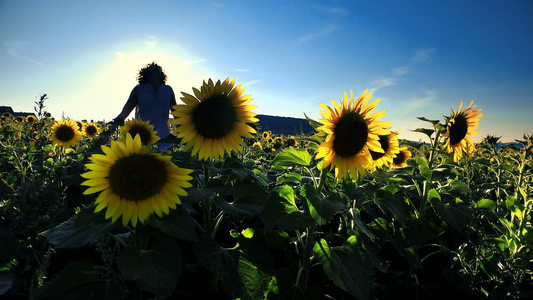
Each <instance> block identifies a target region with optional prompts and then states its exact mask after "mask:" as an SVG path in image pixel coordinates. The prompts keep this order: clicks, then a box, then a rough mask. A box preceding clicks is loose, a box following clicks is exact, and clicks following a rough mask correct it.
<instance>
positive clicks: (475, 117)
mask: <svg viewBox="0 0 533 300" xmlns="http://www.w3.org/2000/svg"><path fill="white" fill-rule="evenodd" d="M459 102H460V104H459V109H458V110H457V111H452V116H450V117H449V118H448V120H447V128H446V129H447V131H446V133H445V134H444V135H443V137H444V138H446V139H447V140H446V143H445V145H444V147H445V148H447V151H448V153H452V152H453V160H454V161H459V159H461V157H463V151H464V152H466V153H467V154H470V153H471V152H472V151H473V149H475V145H474V142H473V141H472V139H471V138H470V136H471V135H478V133H477V132H475V131H474V129H477V128H478V126H479V118H481V116H482V115H483V113H482V112H481V109H474V107H476V106H475V105H473V104H474V101H472V102H471V103H470V105H469V106H468V107H467V108H466V109H465V110H461V109H462V108H463V102H462V101H459Z"/></svg>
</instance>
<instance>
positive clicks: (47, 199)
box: [0, 102, 533, 300]
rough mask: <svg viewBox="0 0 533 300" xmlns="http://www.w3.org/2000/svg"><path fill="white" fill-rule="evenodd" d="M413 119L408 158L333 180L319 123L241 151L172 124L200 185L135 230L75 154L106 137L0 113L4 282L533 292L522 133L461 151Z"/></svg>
mask: <svg viewBox="0 0 533 300" xmlns="http://www.w3.org/2000/svg"><path fill="white" fill-rule="evenodd" d="M37 104H38V103H37ZM42 104H43V103H42V102H41V103H40V104H38V105H39V107H40V108H39V109H40V110H42V107H44V106H42ZM44 115H45V114H44V113H43V116H44ZM307 119H308V121H309V122H310V125H311V126H312V127H314V128H315V129H317V128H319V127H320V126H321V123H319V122H316V121H314V120H311V119H309V118H307ZM419 119H420V120H421V121H424V122H428V123H429V124H431V126H432V127H433V129H425V128H419V129H416V130H415V131H417V132H420V133H422V134H424V135H425V136H427V137H428V138H429V141H430V143H429V144H424V143H410V142H407V141H404V142H402V145H405V146H407V147H408V148H409V149H410V151H411V152H412V154H413V158H412V159H411V160H410V161H408V162H407V166H406V167H402V168H395V169H390V168H388V167H385V168H383V169H378V170H375V171H372V172H368V173H367V174H365V175H361V174H351V177H348V178H345V179H343V180H341V181H337V180H336V179H335V178H334V175H333V172H329V169H328V168H326V169H325V170H321V166H322V162H321V161H320V160H316V159H315V154H314V153H315V150H316V148H317V147H318V145H320V144H321V143H322V142H323V141H324V140H325V138H326V134H325V133H324V132H315V133H311V134H309V135H302V136H298V137H291V138H294V140H296V141H297V142H298V144H297V145H293V146H289V145H286V144H283V145H281V144H280V145H277V146H276V147H279V148H274V144H273V143H270V142H268V141H264V140H260V139H249V140H245V143H246V145H247V146H245V147H244V148H243V152H241V153H234V154H232V156H231V157H225V158H224V159H223V160H210V161H198V160H197V159H196V158H195V157H194V156H192V155H191V153H190V152H183V151H182V146H180V145H179V144H178V143H179V141H180V139H178V138H176V137H173V136H170V137H168V138H167V139H166V140H165V141H167V142H171V143H174V145H173V146H172V148H171V149H170V150H169V151H168V152H169V153H170V155H171V156H172V161H173V162H174V163H175V164H177V165H179V166H180V167H184V168H190V169H193V170H194V172H193V173H192V176H193V178H194V179H193V181H192V182H191V183H192V185H193V187H191V188H189V189H187V193H188V195H187V196H183V197H180V199H181V201H182V204H181V205H178V206H177V207H176V209H171V210H170V212H169V214H165V215H164V216H163V217H159V216H156V215H153V216H151V217H150V218H149V220H148V221H147V222H145V224H137V226H136V227H131V226H128V227H124V226H122V225H121V224H120V222H116V223H112V222H111V220H110V219H106V218H105V210H104V211H101V212H99V213H94V205H93V202H94V200H95V198H96V197H97V195H91V196H87V195H83V190H84V187H82V186H81V185H80V184H81V182H82V181H83V179H82V178H81V177H80V174H81V173H83V172H84V171H85V167H84V163H87V161H88V157H89V156H90V155H92V154H95V153H101V148H100V146H101V145H102V144H108V143H109V141H108V140H105V139H95V140H89V139H84V140H82V141H81V142H80V143H79V144H78V145H76V146H74V147H72V148H69V149H64V148H61V147H56V146H54V145H52V144H51V143H50V142H49V141H48V138H47V137H48V136H49V134H50V127H51V125H52V124H53V121H52V119H49V118H47V117H43V118H42V119H41V120H39V121H38V125H36V126H35V128H34V129H35V131H30V130H29V128H30V126H32V125H29V124H24V123H8V122H4V123H2V124H1V125H0V126H1V127H0V128H2V129H3V131H2V136H1V137H0V142H1V144H0V146H1V147H0V154H1V156H0V157H1V158H0V172H1V177H0V178H1V180H0V194H1V195H2V198H1V199H0V200H1V202H0V204H1V205H0V216H1V217H0V221H1V222H0V295H1V296H4V297H7V298H11V299H28V298H33V299H37V298H41V299H163V298H170V299H238V298H240V299H269V300H273V299H275V300H277V299H325V298H326V299H354V298H355V299H392V298H396V297H399V296H398V295H401V296H402V297H404V298H407V299H417V298H418V299H453V298H464V297H469V298H472V299H481V298H482V299H527V298H531V297H533V287H532V280H531V278H533V277H532V276H533V268H532V267H533V266H532V262H531V258H530V257H531V249H532V247H533V228H532V227H531V210H532V209H533V190H532V186H533V185H532V179H533V175H532V170H533V168H532V165H533V164H532V157H533V152H531V151H532V149H533V143H532V139H531V137H529V136H525V137H524V139H523V140H520V141H518V146H517V145H509V146H505V147H500V146H501V145H498V143H499V142H498V139H497V138H495V137H487V138H486V139H485V140H484V141H483V142H482V143H481V144H479V145H478V148H479V149H478V150H477V151H476V152H475V153H474V155H473V156H472V157H468V156H465V157H463V158H462V159H461V160H459V161H457V162H454V161H453V156H452V155H451V154H448V153H446V152H444V150H443V149H444V148H443V143H442V141H441V140H440V139H441V138H442V135H443V134H444V133H445V130H446V128H445V127H444V125H443V124H441V123H440V122H439V121H436V120H428V119H425V118H419ZM104 125H105V124H104ZM24 132H31V133H24ZM18 133H21V134H20V135H18ZM36 137H39V138H36ZM110 138H113V137H110ZM255 142H261V144H262V146H261V147H262V148H260V147H258V146H256V147H251V145H253V144H254V143H255ZM261 149H262V150H261ZM151 151H154V150H151Z"/></svg>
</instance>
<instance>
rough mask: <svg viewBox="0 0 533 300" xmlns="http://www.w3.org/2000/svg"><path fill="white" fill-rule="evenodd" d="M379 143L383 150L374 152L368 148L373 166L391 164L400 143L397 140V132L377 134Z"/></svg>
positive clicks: (380, 166) (378, 166)
mask: <svg viewBox="0 0 533 300" xmlns="http://www.w3.org/2000/svg"><path fill="white" fill-rule="evenodd" d="M379 144H380V145H381V149H383V151H385V152H381V153H380V152H374V151H372V150H370V155H371V156H372V160H373V161H374V163H373V165H374V168H382V167H383V166H389V165H390V164H392V160H393V159H394V158H395V157H396V154H398V152H400V143H399V141H398V132H389V134H387V135H380V136H379Z"/></svg>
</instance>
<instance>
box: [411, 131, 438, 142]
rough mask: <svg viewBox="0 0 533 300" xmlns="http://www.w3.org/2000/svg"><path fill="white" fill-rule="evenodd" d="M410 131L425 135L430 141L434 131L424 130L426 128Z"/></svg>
mask: <svg viewBox="0 0 533 300" xmlns="http://www.w3.org/2000/svg"><path fill="white" fill-rule="evenodd" d="M411 131H414V132H420V133H423V134H425V135H427V136H428V137H429V138H430V139H431V135H433V133H434V132H435V130H433V129H426V128H417V129H415V130H411Z"/></svg>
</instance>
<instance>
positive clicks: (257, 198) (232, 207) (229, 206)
mask: <svg viewBox="0 0 533 300" xmlns="http://www.w3.org/2000/svg"><path fill="white" fill-rule="evenodd" d="M233 192H234V199H235V200H234V201H233V202H231V203H230V202H228V201H226V200H225V199H224V198H222V197H216V198H215V205H216V206H217V207H218V208H220V209H221V210H223V211H224V212H226V213H227V214H230V215H232V216H237V217H254V216H257V215H259V214H261V211H262V210H263V204H264V203H265V201H266V197H267V195H266V194H265V192H264V190H263V189H262V188H260V186H258V185H257V184H254V183H252V182H249V181H245V182H240V181H237V182H236V183H235V185H234V186H233Z"/></svg>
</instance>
